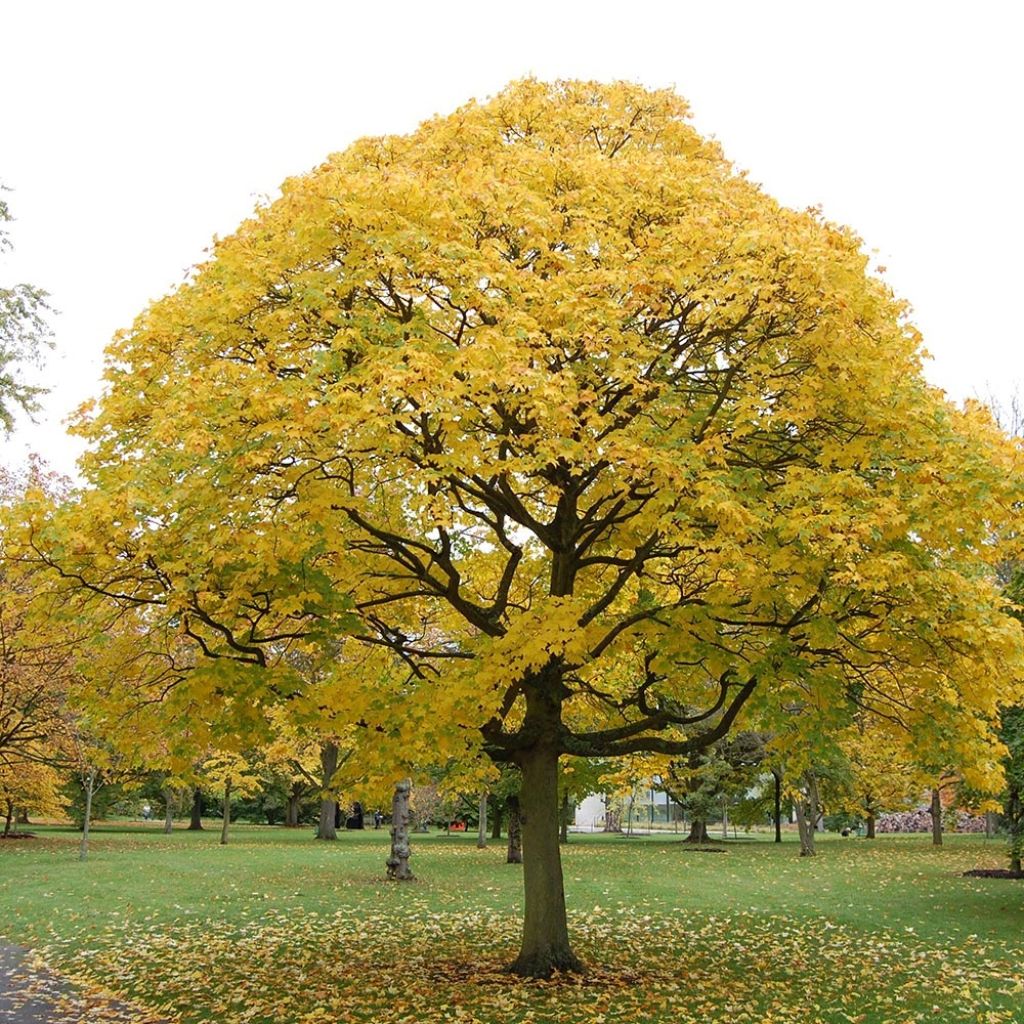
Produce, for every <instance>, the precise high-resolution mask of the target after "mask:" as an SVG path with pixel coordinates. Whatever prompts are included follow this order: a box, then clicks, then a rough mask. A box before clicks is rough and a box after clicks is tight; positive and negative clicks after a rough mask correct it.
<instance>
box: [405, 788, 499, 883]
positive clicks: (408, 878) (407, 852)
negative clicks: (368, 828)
mask: <svg viewBox="0 0 1024 1024" xmlns="http://www.w3.org/2000/svg"><path fill="white" fill-rule="evenodd" d="M410 789H412V782H411V781H410V780H409V779H403V780H402V781H401V782H399V783H398V785H397V786H395V796H394V799H393V800H392V801H391V856H390V857H388V859H387V866H388V878H390V879H391V880H392V881H395V882H412V881H414V880H415V876H414V875H413V873H412V871H411V869H410V868H409V858H410V857H411V856H412V850H411V849H410V848H409V790H410ZM485 799H486V798H485Z"/></svg>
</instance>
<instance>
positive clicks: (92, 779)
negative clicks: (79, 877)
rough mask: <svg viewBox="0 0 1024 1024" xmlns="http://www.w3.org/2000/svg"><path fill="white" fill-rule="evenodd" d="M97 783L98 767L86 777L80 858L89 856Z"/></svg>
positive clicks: (91, 770)
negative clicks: (94, 794)
mask: <svg viewBox="0 0 1024 1024" xmlns="http://www.w3.org/2000/svg"><path fill="white" fill-rule="evenodd" d="M95 785H96V769H95V768H90V769H89V774H88V775H86V777H85V817H84V818H83V819H82V842H81V844H80V845H79V847H78V859H79V860H85V859H86V858H87V857H88V856H89V825H90V824H91V823H92V792H93V787H94V786H95Z"/></svg>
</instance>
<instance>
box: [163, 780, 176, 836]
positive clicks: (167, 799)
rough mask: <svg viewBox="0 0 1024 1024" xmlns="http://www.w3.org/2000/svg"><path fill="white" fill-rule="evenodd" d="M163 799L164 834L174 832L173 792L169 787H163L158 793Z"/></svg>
mask: <svg viewBox="0 0 1024 1024" xmlns="http://www.w3.org/2000/svg"><path fill="white" fill-rule="evenodd" d="M160 795H161V796H162V797H163V798H164V834H165V835H166V834H168V833H170V832H172V831H173V830H174V791H173V790H172V789H171V787H170V786H164V788H163V789H162V790H161V791H160Z"/></svg>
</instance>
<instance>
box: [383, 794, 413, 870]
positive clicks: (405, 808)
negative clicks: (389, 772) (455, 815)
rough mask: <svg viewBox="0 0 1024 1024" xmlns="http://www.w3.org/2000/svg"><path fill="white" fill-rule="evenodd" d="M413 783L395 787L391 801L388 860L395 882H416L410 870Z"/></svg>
mask: <svg viewBox="0 0 1024 1024" xmlns="http://www.w3.org/2000/svg"><path fill="white" fill-rule="evenodd" d="M411 788H412V782H411V781H410V780H409V779H403V780H402V781H401V782H399V783H398V785H397V786H395V796H394V799H393V800H392V801H391V856H390V857H388V859H387V867H388V878H389V879H391V880H392V881H394V882H412V881H414V880H415V875H413V873H412V870H411V869H410V868H409V858H410V857H411V856H412V850H411V849H410V848H409V790H410V789H411Z"/></svg>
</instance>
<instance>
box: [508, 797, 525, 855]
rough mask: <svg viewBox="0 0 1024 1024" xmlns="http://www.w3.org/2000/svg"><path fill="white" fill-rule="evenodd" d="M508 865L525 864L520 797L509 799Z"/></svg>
mask: <svg viewBox="0 0 1024 1024" xmlns="http://www.w3.org/2000/svg"><path fill="white" fill-rule="evenodd" d="M505 863H506V864H522V863H523V826H522V823H521V821H520V819H519V797H518V796H516V795H515V794H514V793H513V794H512V796H510V797H509V798H508V856H507V857H506V858H505Z"/></svg>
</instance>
